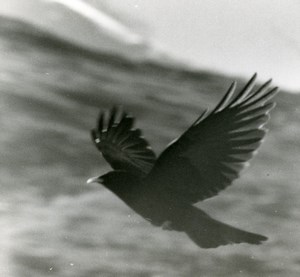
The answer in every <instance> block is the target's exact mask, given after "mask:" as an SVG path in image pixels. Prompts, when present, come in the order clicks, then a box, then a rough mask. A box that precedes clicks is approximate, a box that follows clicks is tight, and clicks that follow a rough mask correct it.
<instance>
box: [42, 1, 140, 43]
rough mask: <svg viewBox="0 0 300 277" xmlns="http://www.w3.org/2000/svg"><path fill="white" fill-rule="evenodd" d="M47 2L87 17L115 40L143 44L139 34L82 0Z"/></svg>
mask: <svg viewBox="0 0 300 277" xmlns="http://www.w3.org/2000/svg"><path fill="white" fill-rule="evenodd" d="M45 1H47V2H54V3H59V4H61V5H64V6H65V7H67V8H69V9H70V10H72V11H74V12H76V13H78V14H79V15H81V16H83V17H85V18H87V19H88V20H90V21H91V22H93V23H94V24H96V25H97V26H98V27H100V28H101V30H102V31H103V32H105V33H107V34H108V35H109V36H111V37H114V38H115V39H117V40H121V41H123V42H126V43H128V44H143V39H142V37H141V36H139V35H137V34H135V33H134V32H132V31H131V30H130V29H129V28H127V27H126V26H124V25H122V24H121V23H119V22H118V21H117V20H115V19H114V18H112V17H110V16H108V15H107V14H105V13H104V12H102V11H100V10H98V9H96V8H94V7H93V6H91V5H89V4H87V3H85V2H84V1H82V0H45Z"/></svg>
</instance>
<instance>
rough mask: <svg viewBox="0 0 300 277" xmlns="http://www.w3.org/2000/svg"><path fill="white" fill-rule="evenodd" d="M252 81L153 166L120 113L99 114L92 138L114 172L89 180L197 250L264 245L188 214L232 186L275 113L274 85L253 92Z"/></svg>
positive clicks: (148, 152)
mask: <svg viewBox="0 0 300 277" xmlns="http://www.w3.org/2000/svg"><path fill="white" fill-rule="evenodd" d="M255 79H256V74H255V75H254V76H253V77H252V78H251V79H250V81H249V82H248V83H247V84H246V85H245V87H244V88H242V89H241V90H240V91H239V92H238V93H236V92H235V90H236V83H235V82H234V83H233V84H232V85H231V86H230V88H229V89H228V91H227V93H226V94H225V96H224V97H223V98H222V100H221V101H220V102H219V103H218V104H217V106H216V107H215V108H214V109H213V110H212V111H211V112H210V113H209V112H208V111H205V112H204V113H203V114H201V116H200V117H199V118H198V119H197V120H196V121H195V122H194V124H192V126H191V127H190V128H188V129H187V131H186V132H185V133H183V134H182V135H181V136H180V137H179V138H178V139H176V140H175V141H173V142H172V143H171V144H170V145H169V146H168V147H167V148H166V149H165V150H164V151H163V152H162V153H161V155H160V156H159V157H158V158H156V156H155V154H154V152H153V151H152V150H151V148H150V146H149V144H148V143H147V141H146V140H145V139H144V138H143V137H142V136H141V131H140V130H139V129H133V123H134V119H133V118H132V117H130V116H128V115H127V114H126V113H124V112H120V110H118V109H117V108H113V109H112V110H111V112H110V113H101V114H100V118H99V120H98V125H97V127H96V128H95V129H93V130H92V138H93V141H94V142H95V145H96V146H97V148H98V149H99V150H100V151H101V153H102V155H103V157H104V158H105V159H106V161H107V162H108V163H109V164H110V165H111V166H112V168H113V169H114V171H111V172H108V173H106V174H104V175H102V176H100V177H94V178H90V179H89V180H88V183H90V182H97V183H101V184H103V185H104V186H105V187H106V188H108V189H109V190H111V191H112V192H113V193H115V194H116V195H117V196H118V197H119V198H120V199H122V200H123V201H124V202H125V203H126V204H127V205H128V206H129V207H130V208H132V209H133V210H134V211H136V212H137V213H138V214H139V215H141V216H142V217H143V218H145V219H146V220H148V221H150V222H151V223H152V224H153V225H155V226H161V227H162V228H163V229H167V230H176V231H181V232H185V233H186V234H187V235H188V236H189V237H190V238H191V239H192V240H193V241H194V242H195V243H196V244H197V245H198V246H200V247H203V248H215V247H218V246H220V245H227V244H232V243H243V242H245V243H250V244H260V243H261V242H262V241H264V240H266V239H267V238H266V237H265V236H262V235H258V234H254V233H251V232H246V231H243V230H240V229H238V228H235V227H232V226H230V225H227V224H224V223H222V222H220V221H218V220H215V219H213V218H211V217H210V216H209V215H208V214H207V213H205V212H204V211H202V210H200V209H199V208H197V207H195V206H193V204H195V203H196V202H198V201H201V200H204V199H207V198H210V197H213V196H215V195H217V194H218V193H219V191H221V190H223V189H225V188H226V187H227V186H229V185H230V184H231V183H232V182H233V180H234V179H236V178H237V177H238V175H239V172H240V171H241V169H242V168H243V166H244V165H245V163H246V162H247V161H248V160H249V159H250V158H251V157H252V156H253V153H254V152H255V150H256V149H257V148H258V146H259V145H260V143H261V141H262V139H263V137H264V135H265V133H266V129H264V128H263V125H264V124H265V123H266V122H267V120H268V118H269V111H270V110H271V109H272V108H273V107H274V106H275V104H274V103H272V102H270V99H271V98H273V96H274V95H275V94H276V93H277V91H278V88H277V87H275V88H270V83H271V80H270V81H268V82H266V83H265V84H263V85H262V86H260V87H259V88H258V89H254V85H255Z"/></svg>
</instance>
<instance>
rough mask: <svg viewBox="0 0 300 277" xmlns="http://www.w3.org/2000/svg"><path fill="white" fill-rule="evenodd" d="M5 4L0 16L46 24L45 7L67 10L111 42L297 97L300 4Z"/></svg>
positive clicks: (292, 0)
mask: <svg viewBox="0 0 300 277" xmlns="http://www.w3.org/2000/svg"><path fill="white" fill-rule="evenodd" d="M1 1H2V4H1V7H0V12H3V11H4V12H6V13H12V14H15V15H16V14H17V15H18V16H21V15H23V16H27V17H29V18H31V19H34V20H35V22H37V21H38V20H40V21H41V22H42V20H44V18H43V17H39V16H38V15H39V14H40V13H41V10H42V9H47V7H50V6H49V5H64V6H65V7H68V8H69V9H70V10H72V11H73V12H74V13H77V14H78V15H79V14H81V16H83V17H85V18H86V19H87V20H90V21H91V22H93V23H94V24H96V25H97V24H98V27H100V25H102V27H103V24H104V25H105V28H104V29H106V30H107V32H108V33H110V34H111V35H112V36H118V37H120V38H122V39H124V40H127V42H129V43H139V42H140V41H144V40H143V39H146V40H147V41H150V42H151V44H154V45H155V46H156V47H158V48H160V49H163V51H165V52H167V53H169V54H171V55H174V56H175V57H176V58H177V59H180V60H183V61H186V62H187V63H189V64H191V65H192V66H193V67H196V68H200V69H209V70H212V71H217V72H223V73H226V74H229V75H238V76H244V77H246V78H248V77H249V76H250V75H252V74H253V73H254V72H257V73H258V74H259V78H260V79H261V80H266V79H269V78H271V77H272V78H273V80H274V83H276V84H278V85H279V86H281V87H283V88H286V89H289V90H292V91H295V92H300V78H299V75H300V16H299V13H300V1H298V0H252V1H239V0H218V1H212V0H201V1H199V0H176V1H174V0H160V1H159V0H151V1H149V0H122V1H119V0H101V1H100V0H85V1H84V0H55V1H51V0H23V1H21V2H20V1H18V0H1ZM38 3H39V5H38ZM40 3H43V4H44V6H42V5H41V4H40ZM47 5H48V6H47ZM102 11H104V12H102ZM102 30H103V28H102ZM78 35H79V34H76V33H74V36H75V37H76V36H78Z"/></svg>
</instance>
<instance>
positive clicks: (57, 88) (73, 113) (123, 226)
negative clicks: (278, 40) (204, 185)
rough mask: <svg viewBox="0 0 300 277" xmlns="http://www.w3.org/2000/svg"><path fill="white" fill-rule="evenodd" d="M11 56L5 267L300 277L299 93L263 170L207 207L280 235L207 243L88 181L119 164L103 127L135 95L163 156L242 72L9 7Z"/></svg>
mask: <svg viewBox="0 0 300 277" xmlns="http://www.w3.org/2000/svg"><path fill="white" fill-rule="evenodd" d="M132 51H133V52H134V51H135V50H134V49H133V50H132ZM133 54H134V53H133ZM129 56H130V55H129ZM0 57H1V63H0V84H1V92H0V105H1V109H0V113H1V116H0V122H1V133H0V150H1V156H0V164H1V167H0V171H1V185H0V189H1V199H0V215H1V216H0V225H1V229H0V235H1V240H0V248H1V253H0V276H8V277H9V276H12V277H15V276H17V277H18V276H22V277H42V276H63V277H65V276H66V277H67V276H78V277H85V276H89V277H93V276H299V272H300V238H299V231H300V223H299V222H300V206H299V205H300V204H299V200H298V198H299V195H300V187H299V185H298V181H299V166H300V156H299V152H298V151H299V146H300V142H299V137H300V125H299V120H300V106H299V105H300V96H299V95H295V94H290V93H288V92H281V93H280V94H279V95H278V96H277V97H276V102H277V107H276V109H275V110H274V111H273V112H272V118H271V121H270V122H269V124H268V128H269V129H270V132H269V134H268V135H267V137H266V139H265V142H264V143H263V145H262V147H261V148H260V150H259V153H258V154H257V156H255V158H254V160H253V162H252V163H251V167H250V168H248V169H247V170H245V171H244V172H243V174H242V178H241V179H240V180H238V181H237V182H235V184H234V185H233V186H231V187H230V188H229V189H227V190H226V191H224V192H222V193H221V194H220V195H219V196H218V197H216V198H215V199H211V200H208V201H205V202H204V203H201V204H200V206H201V207H202V208H203V209H204V210H206V211H208V212H209V213H210V214H211V215H212V216H214V217H216V218H219V219H222V221H224V222H228V223H230V224H232V225H234V226H237V227H239V228H242V229H246V230H249V231H254V232H257V233H261V234H264V235H266V236H268V237H269V240H268V241H267V242H266V243H264V244H263V245H261V246H249V245H246V244H242V245H236V246H226V247H220V248H217V249H213V250H202V249H199V248H198V247H197V246H196V245H194V244H193V243H192V242H190V241H189V240H188V239H187V238H186V237H185V236H184V235H183V234H177V233H173V232H166V231H162V230H160V229H158V228H154V227H152V226H150V225H149V224H148V223H147V222H145V221H143V220H142V219H141V218H140V217H139V216H137V215H135V214H134V213H133V212H132V211H131V210H130V209H129V208H127V207H126V206H125V205H124V204H123V203H122V202H120V201H119V199H117V198H116V197H115V196H114V195H112V194H111V193H110V192H109V191H107V190H105V189H104V188H102V187H101V186H97V185H86V184H85V181H86V179H87V178H89V177H91V176H95V175H100V174H101V173H103V172H105V171H107V170H109V167H108V166H107V164H106V163H105V161H104V160H103V159H102V157H101V155H100V154H99V153H98V152H97V150H96V148H95V147H94V145H93V144H92V142H91V140H90V135H89V130H90V129H91V128H92V127H93V126H94V124H95V122H96V118H97V115H98V112H99V110H100V109H108V108H110V107H111V106H112V105H122V106H124V109H125V110H126V111H128V112H129V113H131V114H132V115H133V116H135V117H136V118H137V126H138V127H139V128H141V129H142V130H143V131H144V135H145V137H146V138H147V139H148V140H149V142H150V143H151V145H152V147H153V148H154V150H155V151H156V152H157V153H159V152H160V151H161V150H162V149H164V147H165V146H166V145H167V144H168V143H169V142H170V141H171V140H173V139H174V138H175V137H177V136H178V135H180V134H181V133H182V132H183V131H184V130H185V129H186V128H187V127H189V125H190V124H191V123H192V122H193V120H195V118H197V116H198V115H199V114H200V113H201V112H202V111H203V110H204V109H205V108H206V107H212V106H213V105H215V104H216V103H217V101H219V99H220V98H221V97H222V95H223V94H224V93H225V91H226V89H227V88H228V86H229V85H230V83H231V82H232V81H233V80H236V79H237V78H236V77H228V76H223V75H220V74H213V73H211V72H205V71H197V72H195V71H191V70H189V69H187V68H184V67H178V66H176V64H174V65H173V66H172V65H171V64H169V65H166V64H164V65H163V61H162V63H161V64H159V63H158V62H155V61H154V60H153V61H151V59H147V60H143V59H130V58H128V57H127V58H125V57H123V56H119V55H117V54H113V53H106V52H96V51H92V50H89V49H86V48H84V47H80V46H77V45H75V44H72V43H70V42H68V41H66V40H63V39H61V38H58V37H55V36H54V35H52V34H50V33H47V32H44V31H43V30H41V29H38V28H36V27H34V26H33V25H29V24H26V23H24V22H22V21H17V20H13V19H9V18H5V17H0ZM249 77H250V76H249ZM238 80H239V79H238ZM244 83H245V80H239V84H240V86H242V85H243V84H244Z"/></svg>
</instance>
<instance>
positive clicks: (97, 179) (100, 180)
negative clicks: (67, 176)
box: [86, 176, 103, 184]
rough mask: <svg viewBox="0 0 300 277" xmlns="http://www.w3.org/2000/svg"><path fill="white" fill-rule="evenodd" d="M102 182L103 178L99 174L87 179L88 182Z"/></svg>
mask: <svg viewBox="0 0 300 277" xmlns="http://www.w3.org/2000/svg"><path fill="white" fill-rule="evenodd" d="M102 182H103V179H102V178H101V177H99V176H97V177H92V178H90V179H88V180H87V181H86V183H87V184H91V183H102Z"/></svg>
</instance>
